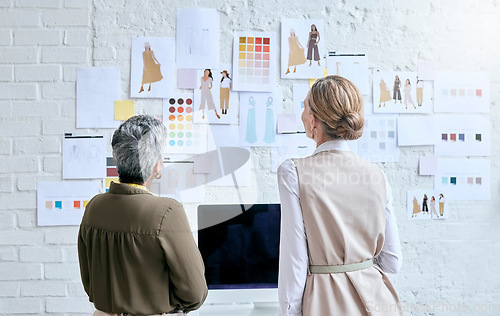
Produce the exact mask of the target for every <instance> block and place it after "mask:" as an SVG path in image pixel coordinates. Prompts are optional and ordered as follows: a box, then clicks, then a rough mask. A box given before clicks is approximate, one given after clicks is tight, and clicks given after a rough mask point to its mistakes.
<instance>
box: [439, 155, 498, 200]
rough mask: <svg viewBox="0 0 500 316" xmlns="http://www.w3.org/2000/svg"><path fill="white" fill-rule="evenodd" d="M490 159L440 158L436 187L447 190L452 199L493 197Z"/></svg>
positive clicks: (487, 198) (484, 198) (485, 198)
mask: <svg viewBox="0 0 500 316" xmlns="http://www.w3.org/2000/svg"><path fill="white" fill-rule="evenodd" d="M490 187H491V160H490V159H447V158H441V159H439V160H438V172H437V174H436V176H435V177H434V189H435V190H438V191H444V190H446V191H447V192H448V195H449V196H450V197H451V199H452V200H459V201H464V200H474V201H477V200H483V201H489V200H490V198H491V188H490Z"/></svg>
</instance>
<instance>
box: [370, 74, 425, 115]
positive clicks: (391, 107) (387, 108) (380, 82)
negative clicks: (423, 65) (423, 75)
mask: <svg viewBox="0 0 500 316" xmlns="http://www.w3.org/2000/svg"><path fill="white" fill-rule="evenodd" d="M432 96H433V89H432V82H430V81H423V80H418V79H417V73H416V72H409V71H374V72H373V113H431V112H432V105H433V100H432Z"/></svg>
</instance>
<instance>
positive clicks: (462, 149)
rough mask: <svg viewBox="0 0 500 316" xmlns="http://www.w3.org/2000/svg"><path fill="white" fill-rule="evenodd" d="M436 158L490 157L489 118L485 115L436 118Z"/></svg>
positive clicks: (442, 116)
mask: <svg viewBox="0 0 500 316" xmlns="http://www.w3.org/2000/svg"><path fill="white" fill-rule="evenodd" d="M437 122H438V123H437V131H436V146H434V154H435V155H437V156H490V155H491V134H490V125H491V123H490V118H489V116H486V115H481V114H476V115H440V116H438V117H437Z"/></svg>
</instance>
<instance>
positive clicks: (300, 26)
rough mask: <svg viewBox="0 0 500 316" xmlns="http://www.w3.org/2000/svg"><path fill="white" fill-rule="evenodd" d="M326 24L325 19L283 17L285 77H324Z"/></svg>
mask: <svg viewBox="0 0 500 316" xmlns="http://www.w3.org/2000/svg"><path fill="white" fill-rule="evenodd" d="M323 25H324V21H323V20H303V19H283V20H281V78H282V79H309V78H320V77H323V68H324V65H322V62H323V60H322V59H323V58H322V57H323V56H325V46H324V43H325V41H324V38H326V35H325V33H324V27H323ZM313 29H316V30H313Z"/></svg>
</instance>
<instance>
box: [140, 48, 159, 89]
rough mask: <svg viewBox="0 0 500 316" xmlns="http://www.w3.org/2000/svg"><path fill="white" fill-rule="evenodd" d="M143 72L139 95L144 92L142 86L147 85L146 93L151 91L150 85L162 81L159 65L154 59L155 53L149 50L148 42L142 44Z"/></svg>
mask: <svg viewBox="0 0 500 316" xmlns="http://www.w3.org/2000/svg"><path fill="white" fill-rule="evenodd" d="M142 61H143V64H144V66H143V71H142V85H141V90H139V93H141V92H143V91H144V84H145V83H149V88H148V91H151V83H152V82H158V81H160V80H161V79H163V76H162V74H161V70H160V66H161V64H160V63H159V62H158V60H157V59H156V56H155V53H154V51H153V50H151V45H150V44H149V42H145V43H144V52H142Z"/></svg>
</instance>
